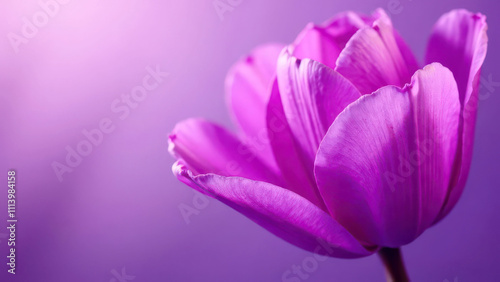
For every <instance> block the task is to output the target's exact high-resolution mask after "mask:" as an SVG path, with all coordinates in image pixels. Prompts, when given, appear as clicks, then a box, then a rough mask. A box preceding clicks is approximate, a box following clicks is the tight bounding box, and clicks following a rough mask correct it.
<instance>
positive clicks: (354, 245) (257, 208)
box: [172, 162, 374, 258]
mask: <svg viewBox="0 0 500 282" xmlns="http://www.w3.org/2000/svg"><path fill="white" fill-rule="evenodd" d="M172 170H173V172H174V174H175V175H176V176H177V177H178V178H180V179H181V181H183V182H187V181H191V182H192V184H191V185H190V186H196V187H198V189H197V190H200V191H203V192H204V193H205V194H207V195H210V196H212V197H214V198H216V199H218V200H220V201H221V202H223V203H225V204H226V205H228V206H230V207H232V208H233V209H235V210H237V211H238V212H240V213H242V214H243V215H245V216H247V217H248V218H250V219H251V220H253V221H254V222H256V223H257V224H259V225H261V226H262V227H264V228H266V229H267V230H269V231H270V232H272V233H273V234H275V235H276V236H278V237H280V238H282V239H284V240H286V241H288V242H289V243H291V244H294V245H296V246H298V247H300V248H303V249H305V250H308V251H314V252H317V253H319V254H322V255H329V256H332V257H340V258H356V257H363V256H368V255H370V254H372V253H373V251H374V250H371V251H369V250H367V249H366V248H365V247H363V246H362V245H361V244H360V243H359V242H358V241H357V240H356V239H355V238H354V237H353V236H352V235H351V234H350V233H349V232H348V231H347V230H346V229H345V228H344V227H342V226H341V225H340V224H338V222H336V221H335V220H334V219H333V218H332V217H330V215H328V214H327V213H325V212H324V211H322V210H321V209H319V208H318V207H316V206H315V205H314V204H312V203H311V202H309V201H308V200H306V199H304V198H302V197H301V196H299V195H297V194H295V193H293V192H291V191H289V190H287V189H284V188H281V187H279V186H275V185H272V184H269V183H265V182H259V181H253V180H249V179H245V178H241V177H224V176H220V175H214V174H205V175H198V176H194V175H193V174H192V173H191V172H190V171H189V170H188V169H187V168H186V167H185V166H184V165H182V163H180V162H177V163H175V164H174V165H173V167H172Z"/></svg>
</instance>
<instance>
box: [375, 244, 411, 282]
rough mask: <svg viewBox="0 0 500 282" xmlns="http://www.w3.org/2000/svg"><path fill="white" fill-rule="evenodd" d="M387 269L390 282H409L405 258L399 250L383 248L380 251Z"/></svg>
mask: <svg viewBox="0 0 500 282" xmlns="http://www.w3.org/2000/svg"><path fill="white" fill-rule="evenodd" d="M378 254H379V256H380V258H381V259H382V262H383V263H384V267H385V274H386V277H387V281H388V282H408V281H410V279H409V278H408V274H407V273H406V269H405V265H404V262H403V256H402V255H401V250H400V249H399V248H394V249H393V248H382V249H380V251H378Z"/></svg>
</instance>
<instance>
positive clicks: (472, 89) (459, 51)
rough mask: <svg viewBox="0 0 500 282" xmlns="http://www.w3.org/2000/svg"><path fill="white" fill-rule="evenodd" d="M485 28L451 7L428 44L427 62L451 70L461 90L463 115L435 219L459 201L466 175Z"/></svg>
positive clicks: (483, 22) (482, 18) (482, 19)
mask: <svg viewBox="0 0 500 282" xmlns="http://www.w3.org/2000/svg"><path fill="white" fill-rule="evenodd" d="M486 30H487V24H486V17H485V16H484V15H481V14H473V13H471V12H469V11H466V10H453V11H451V12H449V13H447V14H445V15H443V16H442V17H441V18H440V19H439V20H438V22H437V23H436V25H435V26H434V31H433V33H432V36H431V38H430V40H429V44H428V47H427V55H426V61H427V62H440V63H442V64H443V65H444V66H446V67H448V68H449V69H450V70H451V71H452V72H453V75H454V76H455V80H456V81H457V84H458V90H459V93H460V102H461V104H462V118H463V134H461V135H460V138H461V140H459V141H460V144H461V147H459V151H458V153H457V154H458V158H457V161H456V163H455V165H454V176H453V179H452V183H451V185H450V190H449V195H448V197H447V201H446V203H445V205H444V206H443V209H442V211H441V213H440V215H439V217H438V218H437V219H436V222H437V221H439V220H441V219H442V218H443V217H445V216H446V215H447V214H448V213H449V212H450V211H451V209H452V208H453V207H454V206H455V204H456V203H457V202H458V199H459V198H460V196H461V195H462V191H463V189H464V187H465V183H466V181H467V177H468V175H469V169H470V165H471V161H472V149H473V144H474V130H475V124H476V113H477V106H478V93H479V79H480V72H481V66H482V65H483V62H484V59H485V57H486V50H487V46H488V37H487V35H486Z"/></svg>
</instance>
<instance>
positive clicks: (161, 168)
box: [0, 0, 500, 282]
mask: <svg viewBox="0 0 500 282" xmlns="http://www.w3.org/2000/svg"><path fill="white" fill-rule="evenodd" d="M223 1H224V2H225V0H223ZM399 2H400V6H401V8H399V7H398V8H396V9H392V10H389V11H388V13H389V14H390V15H391V17H392V19H393V23H394V25H395V27H396V28H397V29H398V30H399V31H400V33H401V34H402V35H403V37H404V38H405V39H406V40H407V42H408V43H409V44H410V46H411V47H412V49H413V51H414V52H415V54H416V55H417V57H418V58H420V59H422V58H423V55H424V50H425V46H426V42H427V38H428V36H429V34H430V31H431V27H432V25H433V24H434V22H435V21H436V20H437V19H438V17H439V16H440V15H441V14H443V13H445V12H447V11H449V10H451V9H453V8H467V9H469V10H471V11H474V12H482V13H484V14H486V15H487V16H488V25H489V31H488V35H489V40H490V41H489V48H488V56H487V59H486V62H485V64H484V67H483V73H482V74H483V77H485V78H487V77H488V76H490V75H491V76H492V79H493V81H500V70H499V69H498V62H499V59H500V55H499V53H498V50H499V49H500V43H499V41H498V38H499V32H500V20H499V16H498V13H499V12H500V9H499V4H498V1H496V0H490V1H486V0H484V1H480V0H472V1H458V0H449V1H448V0H447V1H436V0H413V1H411V0H400V1H399ZM388 4H389V0H377V1H373V0H365V1H361V0H360V1H331V0H329V1H327V0H325V1H299V0H280V1H272V2H271V1H264V0H259V1H255V0H254V1H250V0H244V1H243V3H242V4H241V5H239V6H237V7H235V9H234V10H233V11H232V12H228V13H226V14H224V19H223V20H220V18H219V17H218V15H217V13H216V11H215V9H214V7H213V4H212V0H197V1H192V0H191V1H181V0H177V1H145V0H128V1H123V0H122V1H118V0H107V1H97V0H87V1H76V0H73V1H70V2H69V3H68V4H65V5H62V6H61V7H60V10H59V12H58V13H57V14H56V15H55V16H54V17H52V18H50V19H49V22H48V24H47V25H46V26H44V27H43V28H40V30H39V31H38V33H37V34H36V35H35V36H34V37H33V38H31V39H29V42H28V43H27V44H24V45H21V46H20V48H19V52H18V53H15V52H14V50H13V48H12V47H11V45H10V43H9V41H8V39H7V34H8V33H9V32H14V33H16V34H20V30H21V27H22V26H23V22H22V17H28V18H31V17H32V16H33V15H34V14H35V13H36V12H37V11H40V10H41V8H40V6H39V4H38V1H17V0H16V1H15V0H2V1H1V4H0V18H1V19H2V21H1V25H0V35H2V37H1V38H2V39H1V40H0V91H1V92H0V93H1V94H0V95H1V96H0V129H1V139H0V147H1V149H0V152H1V155H0V156H1V163H0V165H1V168H2V169H1V170H0V171H1V173H2V174H6V172H7V170H8V169H12V168H13V169H16V170H17V173H18V183H17V185H18V186H17V189H18V192H17V196H18V206H17V208H18V219H19V223H18V229H17V235H18V237H17V258H18V259H17V272H18V273H17V274H16V275H15V277H14V278H16V279H12V278H13V277H12V275H10V274H7V272H6V271H7V266H6V264H5V263H6V256H7V246H6V241H5V238H4V237H2V234H6V233H7V232H6V229H5V225H6V223H5V220H6V216H7V212H6V201H7V199H6V195H7V192H6V189H4V190H5V191H4V192H1V193H0V211H1V213H0V219H1V222H0V226H1V229H0V240H1V242H0V265H1V267H0V280H1V281H118V280H113V278H114V276H113V273H112V272H113V270H117V271H118V272H121V270H122V268H123V267H125V269H126V273H127V274H129V275H133V276H135V279H134V280H133V281H280V280H281V276H282V273H283V272H284V271H285V270H287V269H290V268H291V266H292V265H294V264H301V263H302V261H303V260H304V258H306V257H307V256H309V255H310V254H309V253H307V252H305V251H302V250H300V249H298V248H296V247H294V246H291V245H289V244H288V243H286V242H284V241H282V240H280V239H278V238H277V237H275V236H273V235H272V234H270V233H268V232H267V231H265V230H264V229H262V228H260V227H259V226H257V225H256V224H254V223H253V222H251V221H250V220H248V219H246V218H245V217H243V216H241V215H240V214H238V213H236V212H235V211H233V210H232V209H230V208H228V207H226V206H224V205H222V204H220V203H219V202H217V201H215V200H212V199H211V200H210V202H209V204H208V206H207V207H206V208H204V209H202V210H200V213H199V214H198V215H195V216H192V217H191V218H190V219H191V222H190V224H186V222H185V221H184V219H183V217H182V215H181V213H180V211H179V205H180V204H182V203H184V204H187V205H190V206H193V203H192V201H193V197H194V195H195V192H194V191H193V190H192V189H190V188H188V187H187V186H185V185H183V184H181V183H180V182H178V181H177V179H175V178H174V176H173V175H172V173H171V170H170V166H171V164H172V163H173V161H174V160H173V159H172V158H171V157H170V155H169V154H168V152H167V139H166V136H167V134H168V132H169V131H170V130H171V129H172V128H173V126H174V124H175V123H176V122H177V121H180V120H182V119H184V118H188V117H191V116H201V117H206V118H208V119H210V120H213V121H216V122H219V123H221V124H224V125H227V126H232V125H231V122H230V118H229V115H228V113H227V111H226V109H225V100H224V84H223V83H224V78H225V74H226V71H227V70H228V68H229V67H230V66H231V64H233V63H234V62H235V61H236V60H237V59H238V58H239V57H240V56H242V55H243V54H245V53H247V52H249V51H250V50H251V49H252V48H253V47H255V46H257V45H259V44H261V43H265V42H270V41H271V42H290V41H292V40H293V39H294V37H295V36H296V35H297V33H298V32H299V31H300V30H301V29H302V27H304V26H305V25H306V24H307V23H308V22H310V21H313V22H316V23H320V22H322V21H324V20H326V19H328V18H329V17H331V16H333V15H334V14H335V13H337V12H341V11H345V10H356V11H361V12H365V13H369V12H371V11H372V10H374V9H375V8H377V7H382V8H385V9H386V10H387V9H388ZM400 9H402V10H401V11H400V13H394V12H397V11H399V10H400ZM391 11H392V13H391ZM156 65H159V66H160V69H162V70H163V71H166V72H169V73H170V76H169V77H168V78H167V79H166V80H165V82H163V83H162V84H161V85H160V87H158V88H157V89H156V90H154V91H153V92H152V93H150V94H149V95H148V96H147V98H146V99H145V100H144V101H143V102H142V103H140V105H139V106H138V107H137V109H135V110H134V111H132V112H131V114H130V116H129V117H127V118H126V119H125V120H119V119H118V118H117V114H115V113H112V112H111V110H110V105H111V103H112V101H113V100H114V99H116V98H118V97H119V96H120V95H121V94H122V93H126V92H129V91H130V89H132V88H133V87H135V86H137V85H139V84H140V83H141V80H142V78H143V77H144V76H145V75H146V74H147V72H146V70H145V68H146V66H153V67H154V66H156ZM481 93H482V94H483V96H489V97H487V98H486V99H484V100H482V101H481V102H480V110H479V116H478V121H477V132H476V144H475V150H474V159H473V164H472V169H471V172H470V177H469V181H468V184H467V187H466V190H465V193H464V194H463V196H462V199H461V200H460V202H459V203H458V205H457V206H456V208H455V209H454V210H453V212H452V213H451V214H450V215H449V216H448V217H447V218H446V219H445V220H444V221H442V222H441V223H440V224H439V225H437V226H435V227H433V228H431V229H430V230H428V231H427V232H425V233H424V234H423V235H422V236H421V237H420V238H418V239H417V240H416V241H415V242H414V243H412V244H410V245H408V246H406V247H404V249H403V251H404V255H405V259H406V263H407V267H408V270H409V273H410V276H411V277H412V278H413V279H414V281H445V280H446V279H447V280H449V281H460V282H462V281H499V280H500V267H499V266H500V263H499V260H500V240H499V238H500V224H499V222H500V214H499V212H498V211H499V208H498V201H499V200H498V199H499V197H500V189H499V188H500V181H499V171H500V165H499V160H500V150H499V149H498V140H499V138H500V131H499V130H498V128H499V122H500V119H499V116H500V112H499V108H500V98H499V93H500V87H498V86H497V87H494V88H493V89H488V88H487V87H483V88H482V89H481ZM104 117H110V118H111V119H112V120H113V122H114V125H115V126H116V129H115V131H114V132H112V133H111V134H108V135H106V136H105V138H104V141H103V143H102V144H101V145H99V146H97V147H95V148H94V149H93V151H92V153H91V154H90V155H89V156H88V157H85V158H84V160H83V162H82V164H81V165H80V166H78V167H77V168H75V169H74V171H73V172H71V173H67V174H65V175H64V180H63V182H59V181H58V179H57V177H56V175H55V173H54V171H53V170H52V168H51V163H52V162H53V161H58V162H64V158H65V155H66V151H65V147H66V146H67V145H69V146H71V147H73V148H74V147H75V146H76V144H77V143H78V142H79V141H81V140H83V139H84V137H83V135H82V133H81V131H82V130H83V129H92V128H96V127H97V125H98V123H99V121H100V120H101V119H102V118H104ZM0 178H1V179H5V178H4V176H0ZM4 181H5V182H7V181H6V179H5V180H4ZM1 185H2V187H5V184H1ZM383 279H384V273H383V269H382V266H381V264H380V262H379V260H378V258H377V257H376V256H372V257H368V258H364V259H357V260H340V259H333V258H331V259H328V260H326V261H325V262H320V264H319V268H318V269H317V271H315V272H314V273H312V274H311V276H310V277H309V279H308V280H307V281H383Z"/></svg>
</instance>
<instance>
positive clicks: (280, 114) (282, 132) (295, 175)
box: [267, 81, 327, 211]
mask: <svg viewBox="0 0 500 282" xmlns="http://www.w3.org/2000/svg"><path fill="white" fill-rule="evenodd" d="M267 110H268V111H267V126H268V129H267V130H268V132H269V140H270V141H271V147H272V150H273V153H274V156H275V158H276V162H277V164H278V167H279V169H280V171H281V174H282V175H283V178H284V179H285V181H286V186H285V187H286V188H287V189H288V190H291V191H293V192H295V193H297V194H299V195H301V196H302V197H304V198H306V199H308V200H309V201H311V202H312V203H313V204H315V205H316V206H318V207H320V208H321V209H323V210H324V211H326V210H327V208H326V206H325V204H324V203H323V199H322V198H321V195H320V193H319V191H318V188H317V187H316V180H315V179H314V174H313V164H312V163H311V159H310V156H308V155H307V154H306V153H305V152H304V151H303V150H302V149H301V147H300V146H299V144H298V143H297V142H296V141H295V138H294V136H293V133H292V130H291V129H290V126H289V125H288V121H287V120H286V116H285V112H284V110H283V104H282V103H281V97H280V92H279V90H278V83H277V81H276V82H275V83H274V87H273V90H272V93H271V98H270V99H269V105H268V108H267Z"/></svg>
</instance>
